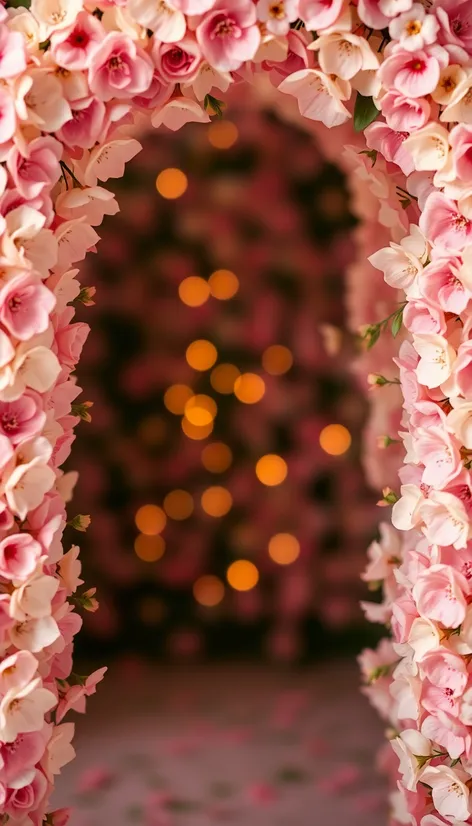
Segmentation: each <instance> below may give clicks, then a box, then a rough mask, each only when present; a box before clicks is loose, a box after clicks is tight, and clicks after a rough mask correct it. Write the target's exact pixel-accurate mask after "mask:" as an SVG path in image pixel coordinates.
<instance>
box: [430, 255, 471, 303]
mask: <svg viewBox="0 0 472 826" xmlns="http://www.w3.org/2000/svg"><path fill="white" fill-rule="evenodd" d="M419 287H420V291H421V294H422V295H423V296H424V298H426V299H427V300H428V301H429V302H431V304H433V305H435V306H436V307H440V308H441V309H442V310H444V312H446V313H456V314H460V313H463V312H464V310H465V308H466V307H467V304H468V303H469V301H470V299H471V298H472V293H471V292H470V291H469V289H468V287H466V286H465V285H464V283H463V282H462V281H461V264H460V261H459V260H458V259H454V258H452V259H450V258H443V259H438V260H437V261H434V262H433V263H432V264H428V266H427V267H426V268H425V270H424V271H423V273H422V274H421V275H420V277H419Z"/></svg>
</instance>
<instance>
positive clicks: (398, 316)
mask: <svg viewBox="0 0 472 826" xmlns="http://www.w3.org/2000/svg"><path fill="white" fill-rule="evenodd" d="M402 324H403V307H402V308H401V310H399V311H398V313H395V315H394V316H393V319H392V336H393V337H394V338H396V337H397V335H398V333H399V332H400V330H401V328H402Z"/></svg>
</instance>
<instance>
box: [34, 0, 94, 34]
mask: <svg viewBox="0 0 472 826" xmlns="http://www.w3.org/2000/svg"><path fill="white" fill-rule="evenodd" d="M83 5H84V4H83V0H31V13H32V14H33V15H34V17H35V18H36V20H37V21H38V23H39V25H40V27H41V39H42V40H46V39H47V38H48V37H49V35H50V34H52V32H53V31H55V30H56V29H63V28H65V27H66V26H70V24H71V23H73V22H74V20H75V19H76V17H77V15H78V13H79V12H80V11H82V8H83Z"/></svg>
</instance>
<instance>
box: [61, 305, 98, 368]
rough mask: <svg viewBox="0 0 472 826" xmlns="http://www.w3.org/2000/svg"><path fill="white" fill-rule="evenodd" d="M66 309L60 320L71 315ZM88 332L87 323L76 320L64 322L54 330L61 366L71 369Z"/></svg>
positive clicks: (75, 362) (77, 359)
mask: <svg viewBox="0 0 472 826" xmlns="http://www.w3.org/2000/svg"><path fill="white" fill-rule="evenodd" d="M68 310H69V308H68V309H67V311H66V312H65V313H64V314H63V318H62V319H61V320H66V319H67V317H68V316H69V317H71V316H70V313H69V312H68ZM89 332H90V327H89V325H88V324H84V323H83V322H77V323H76V324H67V323H66V324H64V326H61V327H59V329H58V330H56V347H57V357H58V359H59V361H60V363H61V365H62V366H63V367H68V368H69V369H73V368H74V367H75V365H76V364H77V362H78V361H79V359H80V354H81V352H82V348H83V346H84V344H85V342H86V340H87V336H88V334H89Z"/></svg>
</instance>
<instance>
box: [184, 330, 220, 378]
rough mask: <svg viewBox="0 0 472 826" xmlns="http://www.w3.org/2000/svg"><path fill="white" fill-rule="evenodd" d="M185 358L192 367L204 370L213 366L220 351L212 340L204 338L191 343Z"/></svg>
mask: <svg viewBox="0 0 472 826" xmlns="http://www.w3.org/2000/svg"><path fill="white" fill-rule="evenodd" d="M185 358H186V359H187V363H188V364H189V365H190V367H193V369H194V370H200V371H201V372H203V371H204V370H210V368H211V367H213V365H214V363H215V361H216V359H217V358H218V351H217V349H216V347H215V345H214V344H212V343H211V341H207V340H206V339H203V338H202V339H198V340H197V341H192V343H191V344H189V346H188V347H187V351H186V353H185Z"/></svg>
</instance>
